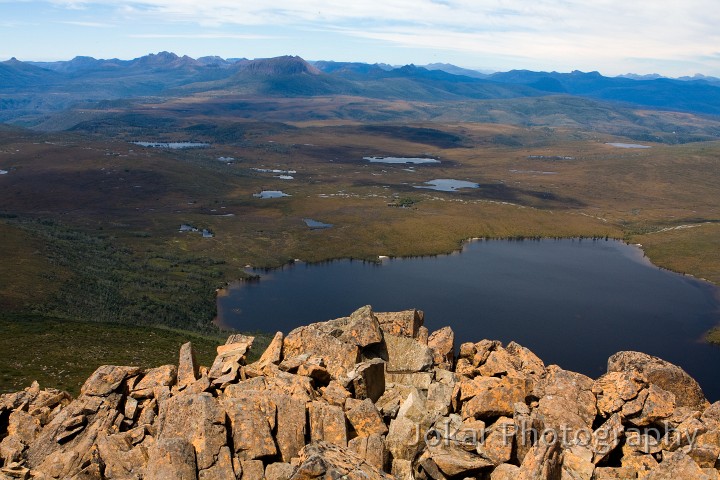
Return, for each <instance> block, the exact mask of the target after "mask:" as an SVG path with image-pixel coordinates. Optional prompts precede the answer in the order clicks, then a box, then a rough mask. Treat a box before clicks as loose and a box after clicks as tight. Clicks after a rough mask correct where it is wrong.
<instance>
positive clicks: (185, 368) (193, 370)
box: [177, 342, 200, 388]
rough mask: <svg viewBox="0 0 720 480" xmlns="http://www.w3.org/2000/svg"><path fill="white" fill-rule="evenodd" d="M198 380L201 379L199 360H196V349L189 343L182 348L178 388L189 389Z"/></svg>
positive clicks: (178, 371)
mask: <svg viewBox="0 0 720 480" xmlns="http://www.w3.org/2000/svg"><path fill="white" fill-rule="evenodd" d="M198 378H200V374H199V366H198V364H197V360H195V349H193V346H192V342H187V343H185V344H183V345H182V346H181V347H180V360H179V362H178V370H177V384H178V387H180V388H184V387H187V386H188V385H190V384H191V383H193V382H195V380H197V379H198Z"/></svg>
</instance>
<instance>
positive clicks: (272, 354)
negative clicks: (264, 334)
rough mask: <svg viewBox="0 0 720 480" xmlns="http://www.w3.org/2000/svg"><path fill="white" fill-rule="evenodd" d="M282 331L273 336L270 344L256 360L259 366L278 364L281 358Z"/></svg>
mask: <svg viewBox="0 0 720 480" xmlns="http://www.w3.org/2000/svg"><path fill="white" fill-rule="evenodd" d="M282 347H283V333H282V332H277V333H275V336H274V337H273V339H272V341H271V342H270V345H268V347H267V348H266V349H265V351H264V352H263V354H262V355H261V356H260V358H259V359H258V361H257V364H258V365H259V366H260V367H263V366H265V365H269V364H271V363H274V364H278V363H280V361H281V360H282Z"/></svg>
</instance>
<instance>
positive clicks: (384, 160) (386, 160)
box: [363, 157, 440, 165]
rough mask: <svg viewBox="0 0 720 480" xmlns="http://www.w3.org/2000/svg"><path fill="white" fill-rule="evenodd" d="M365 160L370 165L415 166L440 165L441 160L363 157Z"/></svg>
mask: <svg viewBox="0 0 720 480" xmlns="http://www.w3.org/2000/svg"><path fill="white" fill-rule="evenodd" d="M363 160H367V161H368V162H370V163H389V164H406V163H411V164H414V165H422V164H430V163H440V160H437V159H435V158H417V157H363Z"/></svg>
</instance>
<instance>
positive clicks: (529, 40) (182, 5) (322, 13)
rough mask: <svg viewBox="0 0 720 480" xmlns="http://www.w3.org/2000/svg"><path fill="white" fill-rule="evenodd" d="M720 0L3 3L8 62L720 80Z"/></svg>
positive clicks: (1, 39)
mask: <svg viewBox="0 0 720 480" xmlns="http://www.w3.org/2000/svg"><path fill="white" fill-rule="evenodd" d="M719 26H720V7H719V6H718V4H717V0H354V1H352V0H350V1H348V0H345V1H327V0H272V1H271V0H253V1H247V0H140V1H134V0H129V1H111V0H88V1H83V0H66V1H63V0H47V1H37V0H28V1H14V2H10V1H6V0H0V60H7V59H9V58H11V57H16V58H18V59H19V60H25V61H54V60H69V59H71V58H73V57H75V56H78V55H86V56H92V57H95V58H120V59H132V58H137V57H140V56H142V55H146V54H148V53H157V52H161V51H170V52H174V53H176V54H178V55H189V56H191V57H193V58H197V57H201V56H207V55H218V56H221V57H223V58H243V57H244V58H267V57H275V56H280V55H299V56H301V57H303V58H305V59H306V60H335V61H357V62H367V63H376V62H378V63H387V64H391V65H406V64H410V63H413V64H415V65H425V64H428V63H452V64H455V65H458V66H461V67H465V68H472V69H478V70H483V71H507V70H512V69H528V70H536V71H539V70H542V71H559V72H570V71H573V70H581V71H586V72H587V71H599V72H600V73H602V74H604V75H620V74H624V73H637V74H650V73H658V74H661V75H664V76H670V77H679V76H684V75H694V74H697V73H699V74H704V75H711V76H718V77H720V28H719Z"/></svg>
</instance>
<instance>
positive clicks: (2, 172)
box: [0, 170, 10, 175]
mask: <svg viewBox="0 0 720 480" xmlns="http://www.w3.org/2000/svg"><path fill="white" fill-rule="evenodd" d="M8 173H10V172H8V171H7V170H0V175H7V174H8Z"/></svg>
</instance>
